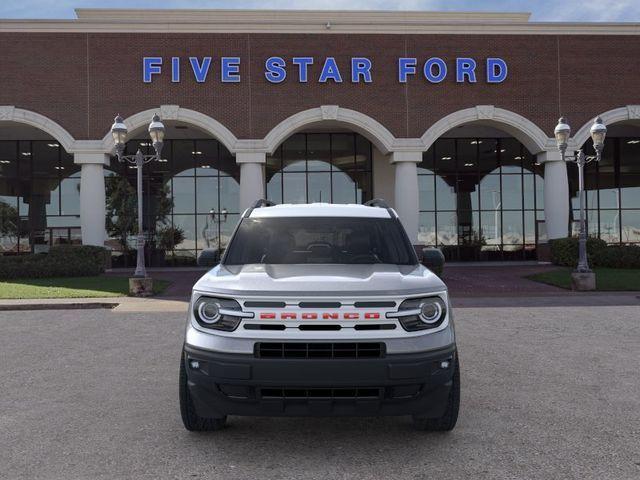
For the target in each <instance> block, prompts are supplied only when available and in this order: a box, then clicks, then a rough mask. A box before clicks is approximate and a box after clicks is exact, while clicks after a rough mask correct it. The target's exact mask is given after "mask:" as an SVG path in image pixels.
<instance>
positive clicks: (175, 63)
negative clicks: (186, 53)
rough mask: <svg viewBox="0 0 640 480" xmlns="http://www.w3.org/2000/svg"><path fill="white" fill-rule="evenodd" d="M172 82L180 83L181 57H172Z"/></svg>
mask: <svg viewBox="0 0 640 480" xmlns="http://www.w3.org/2000/svg"><path fill="white" fill-rule="evenodd" d="M171 81H172V82H173V83H180V57H171Z"/></svg>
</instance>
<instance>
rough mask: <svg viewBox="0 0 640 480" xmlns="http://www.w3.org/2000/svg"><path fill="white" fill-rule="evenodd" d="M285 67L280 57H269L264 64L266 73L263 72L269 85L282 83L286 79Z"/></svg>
mask: <svg viewBox="0 0 640 480" xmlns="http://www.w3.org/2000/svg"><path fill="white" fill-rule="evenodd" d="M286 65H287V64H286V62H285V61H284V59H283V58H282V57H269V58H267V61H266V62H264V66H265V68H266V69H267V71H266V72H264V76H265V77H266V78H267V80H269V81H270V82H271V83H280V82H284V79H285V78H287V71H286V70H285V69H284V67H285V66H286Z"/></svg>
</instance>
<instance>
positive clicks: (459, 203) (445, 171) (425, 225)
mask: <svg viewBox="0 0 640 480" xmlns="http://www.w3.org/2000/svg"><path fill="white" fill-rule="evenodd" d="M541 175H542V168H541V166H539V165H537V164H536V163H535V157H534V156H533V155H531V154H530V153H529V152H528V151H527V150H526V149H525V148H524V146H523V145H522V144H521V143H520V142H518V141H517V140H515V139H513V138H508V137H500V138H489V137H468V138H440V139H438V140H436V142H435V143H434V144H433V146H432V147H431V148H430V149H429V150H428V151H427V152H426V153H425V154H424V155H423V161H422V163H421V164H420V165H419V166H418V184H419V191H420V224H419V232H418V240H419V241H420V243H423V244H426V245H434V246H438V247H440V248H442V250H443V251H444V253H445V255H446V256H447V257H448V258H449V259H451V260H501V259H510V258H513V259H525V258H531V257H532V256H533V254H534V252H535V248H536V243H537V236H536V221H537V220H538V219H542V218H543V209H544V206H543V204H542V201H543V196H542V188H543V182H542V176H541Z"/></svg>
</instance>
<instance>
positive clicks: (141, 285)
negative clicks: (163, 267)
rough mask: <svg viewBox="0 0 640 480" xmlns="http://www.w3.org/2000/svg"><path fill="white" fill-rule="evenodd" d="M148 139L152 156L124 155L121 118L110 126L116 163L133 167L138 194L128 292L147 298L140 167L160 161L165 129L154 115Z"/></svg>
mask: <svg viewBox="0 0 640 480" xmlns="http://www.w3.org/2000/svg"><path fill="white" fill-rule="evenodd" d="M148 130H149V137H151V142H152V144H153V149H154V151H155V153H154V154H152V155H144V154H143V153H142V151H141V150H140V149H138V151H137V152H136V154H135V155H125V154H124V150H125V144H126V142H127V133H128V130H127V126H126V125H125V124H124V120H123V118H122V117H121V116H120V115H118V116H117V117H116V118H115V121H114V122H113V125H112V126H111V135H112V136H113V141H114V143H115V147H116V156H117V157H118V161H120V162H126V163H130V164H132V165H134V166H135V168H136V174H137V194H138V236H137V239H136V249H137V259H136V271H135V273H134V275H133V278H130V279H129V290H130V292H131V293H132V294H134V295H139V296H148V295H152V294H153V280H152V279H151V278H150V277H147V269H146V267H145V260H144V243H145V241H144V232H143V220H142V219H143V216H142V214H143V211H142V210H143V208H142V207H143V205H142V202H143V200H142V166H143V165H144V164H145V163H149V162H151V161H153V160H160V159H161V157H160V154H161V152H162V145H163V142H164V134H165V128H164V124H163V123H162V121H160V117H159V116H158V115H157V114H156V115H154V116H153V118H152V119H151V123H150V124H149V129H148Z"/></svg>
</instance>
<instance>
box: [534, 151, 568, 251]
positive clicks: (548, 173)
mask: <svg viewBox="0 0 640 480" xmlns="http://www.w3.org/2000/svg"><path fill="white" fill-rule="evenodd" d="M537 160H538V163H541V164H544V218H545V224H546V226H547V237H548V238H549V239H550V240H551V239H554V238H565V237H566V236H567V235H568V233H569V180H568V178H567V164H566V162H564V161H563V160H562V157H561V155H560V152H555V151H551V152H542V153H539V154H538V157H537Z"/></svg>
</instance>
